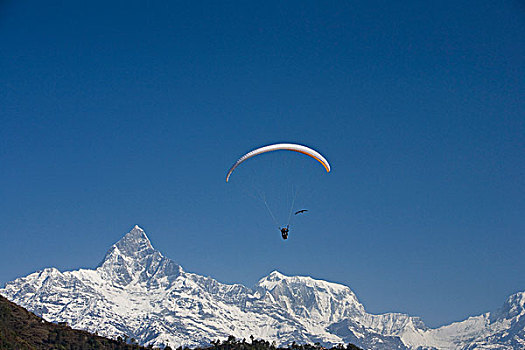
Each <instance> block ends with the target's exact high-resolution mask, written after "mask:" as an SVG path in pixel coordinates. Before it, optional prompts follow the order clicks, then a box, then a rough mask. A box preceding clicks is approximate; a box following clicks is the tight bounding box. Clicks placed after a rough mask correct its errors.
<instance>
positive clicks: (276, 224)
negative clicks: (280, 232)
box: [259, 192, 280, 228]
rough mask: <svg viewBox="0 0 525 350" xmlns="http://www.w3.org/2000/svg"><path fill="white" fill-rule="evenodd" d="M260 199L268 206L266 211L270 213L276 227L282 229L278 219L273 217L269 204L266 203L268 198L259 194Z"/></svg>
mask: <svg viewBox="0 0 525 350" xmlns="http://www.w3.org/2000/svg"><path fill="white" fill-rule="evenodd" d="M259 197H260V198H261V200H262V201H263V202H264V205H265V206H266V209H268V213H270V216H271V217H272V220H273V222H274V224H275V226H277V227H279V228H280V226H279V222H278V221H277V219H276V218H275V216H274V215H273V213H272V210H271V209H270V206H269V205H268V202H267V201H266V196H265V195H264V193H261V192H259Z"/></svg>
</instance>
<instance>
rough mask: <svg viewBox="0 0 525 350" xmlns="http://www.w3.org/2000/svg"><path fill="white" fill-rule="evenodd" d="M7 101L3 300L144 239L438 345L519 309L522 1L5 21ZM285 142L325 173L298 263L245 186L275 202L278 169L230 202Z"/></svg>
mask: <svg viewBox="0 0 525 350" xmlns="http://www.w3.org/2000/svg"><path fill="white" fill-rule="evenodd" d="M219 3H220V4H219ZM0 86H1V87H0V224H1V229H0V239H1V244H0V284H2V285H3V284H4V283H5V282H7V281H10V280H12V279H15V278H16V277H19V276H23V275H26V274H29V273H31V272H34V271H36V270H39V269H41V268H44V267H50V266H54V267H57V268H59V269H61V270H67V269H77V268H79V267H95V266H96V265H97V264H98V263H99V261H100V260H101V259H102V258H103V256H104V254H105V252H106V251H107V249H109V247H110V246H111V245H112V244H113V243H114V242H116V241H117V240H118V239H120V237H121V236H122V235H124V234H125V233H126V232H128V231H129V230H130V229H131V228H132V227H133V225H135V224H138V225H140V226H141V227H143V228H144V229H145V230H146V232H147V234H148V236H149V237H150V239H151V241H152V243H153V245H154V246H155V247H157V248H158V249H159V250H161V251H162V252H163V253H164V255H166V256H168V257H170V258H172V259H173V260H175V261H176V262H178V263H179V264H181V265H182V266H183V267H184V268H185V269H186V270H187V271H192V272H196V273H200V274H204V275H209V276H212V277H214V278H216V279H218V280H219V281H222V282H226V283H233V282H235V283H243V284H245V285H248V286H252V285H253V284H254V283H255V282H256V281H257V280H258V279H259V278H261V277H263V276H265V275H267V274H268V273H270V272H271V271H272V270H279V271H281V272H282V273H285V274H289V275H310V276H313V277H315V278H321V279H326V280H330V281H335V282H339V283H343V284H346V285H348V286H349V287H350V288H352V290H354V291H355V292H356V294H357V296H358V298H359V299H360V300H361V302H363V303H364V305H365V308H366V309H367V310H368V311H369V312H373V313H383V312H389V311H398V312H404V313H408V314H410V315H417V316H421V317H422V318H423V321H424V322H426V323H427V324H428V325H430V326H438V325H441V324H445V323H448V322H451V321H455V320H462V319H464V318H466V317H467V316H469V315H477V314H481V313H483V312H486V311H489V310H492V309H496V308H498V307H499V306H500V305H501V304H502V303H503V302H504V300H505V299H506V297H507V296H508V295H510V294H511V293H514V292H517V291H523V290H525V259H524V257H525V238H524V237H525V102H524V101H525V100H524V97H525V6H524V5H523V3H522V2H520V1H499V2H496V1H483V0H482V1H460V2H458V1H442V2H428V1H424V2H421V1H404V2H402V3H401V4H397V3H392V2H391V1H368V0H367V1H332V2H326V1H319V2H311V1H301V2H299V1H276V2H273V1H270V2H268V1H264V2H262V3H261V4H255V2H250V1H248V2H246V1H243V2H241V1H239V2H229V1H228V2H217V1H209V2H196V1H189V2H182V1H180V2H176V1H167V2H156V3H155V4H152V3H147V4H146V2H135V1H126V2H108V1H89V2H78V1H73V2H68V1H64V2H63V1H60V2H55V1H46V2H42V1H24V2H22V1H3V2H2V4H1V5H0ZM281 141H290V142H299V143H304V144H307V145H310V146H313V147H315V148H316V149H318V150H319V151H320V152H321V153H323V154H324V155H325V156H326V157H327V158H328V159H329V161H330V162H331V164H332V169H333V171H332V172H331V173H330V174H326V173H323V169H322V167H320V166H319V165H315V166H313V167H312V168H309V166H310V163H308V165H306V170H305V171H304V174H305V175H308V176H306V177H310V179H313V180H312V183H315V184H318V186H319V187H316V186H314V187H315V188H316V190H313V191H312V192H311V193H308V194H307V195H306V196H304V197H303V202H301V205H302V206H304V207H307V208H308V209H310V212H309V213H308V215H305V216H303V217H301V218H300V220H296V222H297V224H296V225H295V226H294V227H292V231H291V233H290V239H289V240H288V241H286V242H284V241H282V240H281V238H280V236H279V232H278V231H277V230H276V228H275V227H274V225H273V224H272V223H271V221H269V219H268V214H267V212H266V211H265V209H264V207H263V206H261V205H260V203H258V202H257V201H255V200H253V199H252V198H250V197H249V196H247V195H246V193H244V192H243V191H241V190H240V187H241V186H240V184H241V183H242V180H241V179H244V178H245V176H249V174H248V169H249V168H252V167H253V169H255V168H257V169H262V170H261V171H260V172H254V174H256V175H258V176H261V175H262V176H266V175H267V176H268V178H272V176H273V178H274V180H273V182H272V181H269V182H267V183H265V184H264V186H266V190H267V191H268V193H269V196H273V195H277V194H282V193H281V190H280V189H279V190H278V189H277V188H279V186H280V185H281V184H280V183H278V180H275V179H276V176H277V175H279V174H280V166H281V163H280V162H281V159H284V158H285V156H283V155H282V154H276V156H275V157H270V156H267V157H265V158H261V161H256V160H253V162H251V161H250V163H246V164H243V166H242V167H243V168H242V169H241V168H239V173H235V174H234V176H233V177H232V182H231V183H229V184H226V183H225V181H224V179H225V175H226V171H227V170H228V168H229V167H230V166H231V164H232V163H233V162H234V161H235V160H236V159H237V158H238V157H239V156H240V155H242V153H244V152H247V151H249V150H251V149H252V148H254V147H257V146H262V145H265V144H269V143H273V142H281ZM297 156H298V157H303V156H302V155H297ZM301 159H303V158H301ZM291 161H292V163H293V162H295V161H296V159H295V158H294V159H292V160H291ZM297 161H298V160H297ZM298 162H300V161H298ZM283 164H284V161H283ZM283 166H284V165H283ZM317 171H318V172H317ZM283 177H288V178H289V177H290V173H285V174H283ZM301 179H302V178H301ZM274 185H275V188H274Z"/></svg>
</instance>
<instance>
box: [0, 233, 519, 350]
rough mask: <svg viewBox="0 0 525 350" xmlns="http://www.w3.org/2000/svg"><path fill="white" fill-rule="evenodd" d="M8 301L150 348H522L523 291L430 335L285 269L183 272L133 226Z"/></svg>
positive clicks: (26, 284) (14, 291) (29, 282)
mask: <svg viewBox="0 0 525 350" xmlns="http://www.w3.org/2000/svg"><path fill="white" fill-rule="evenodd" d="M0 294H2V295H5V296H6V297H7V298H8V299H10V300H12V301H14V302H16V303H17V304H19V305H21V306H23V307H25V308H27V309H28V310H30V311H32V312H35V313H36V314H37V315H41V316H42V317H44V318H45V319H46V320H49V321H57V322H63V321H64V322H67V323H68V324H70V325H71V326H72V327H74V328H78V329H84V330H88V331H90V332H97V333H98V334H101V335H105V336H108V337H112V338H115V337H117V336H121V335H123V334H125V335H127V336H129V337H133V338H135V339H138V340H139V341H140V342H141V343H142V344H153V345H161V344H165V343H166V341H168V342H169V343H170V344H171V345H176V346H179V345H187V346H197V345H206V344H207V343H210V342H211V341H213V340H216V339H219V338H220V339H225V338H226V337H228V335H233V336H235V337H237V338H240V339H242V338H246V339H248V338H250V336H252V335H253V336H254V337H256V338H263V339H267V340H269V341H275V342H276V343H277V344H279V345H287V344H290V343H291V342H293V341H295V342H297V343H315V342H321V343H323V344H326V345H333V344H339V343H345V344H346V343H354V344H356V345H358V346H361V347H363V348H368V349H416V348H418V347H421V348H428V349H430V348H436V349H471V348H472V349H474V348H476V349H493V348H498V349H522V348H523V344H525V334H524V333H525V325H524V323H523V319H525V317H523V315H525V308H524V299H525V297H524V293H517V294H515V295H513V296H511V297H510V298H509V300H508V301H507V303H506V304H505V306H504V307H503V308H502V309H501V310H500V311H499V312H497V313H492V314H490V313H488V314H485V315H481V316H476V317H471V318H469V319H467V320H465V321H463V322H458V323H453V324H451V325H448V326H444V327H440V328H437V329H431V328H428V327H426V326H425V325H424V324H423V322H422V321H421V320H420V319H419V318H417V317H410V316H408V315H405V314H394V313H389V314H383V315H372V314H368V313H367V312H366V311H365V309H364V307H363V305H362V304H360V303H359V301H358V300H357V297H356V296H355V294H354V293H353V292H352V291H351V290H350V288H348V287H346V286H344V285H340V284H336V283H330V282H326V281H322V280H315V279H313V278H310V277H303V276H285V275H283V274H281V273H279V272H277V271H274V272H272V273H271V274H270V275H268V276H266V277H264V278H262V279H261V280H260V281H259V282H258V283H257V284H256V286H255V287H254V288H253V289H250V288H247V287H245V286H242V285H238V284H234V285H227V284H222V283H220V282H217V281H216V280H214V279H212V278H209V277H204V276H200V275H196V274H193V273H188V272H185V271H184V270H183V269H182V268H181V267H180V266H179V265H177V264H176V263H175V262H173V261H172V260H170V259H169V258H166V257H164V256H163V255H162V254H161V253H160V252H159V251H157V250H155V249H154V248H153V246H152V245H151V242H150V241H149V239H148V238H147V236H146V234H145V232H144V231H143V230H142V229H141V228H139V227H138V226H135V227H134V228H133V230H131V231H130V232H129V233H128V234H126V235H125V236H124V237H123V238H122V239H121V240H120V241H119V242H117V243H116V244H114V245H113V246H112V247H111V248H110V250H109V251H108V253H107V254H106V256H105V258H104V261H102V263H101V264H100V265H99V266H98V267H97V268H96V269H94V270H89V269H80V270H76V271H66V272H60V271H58V270H57V269H54V268H48V269H44V270H43V271H39V272H35V273H33V274H30V275H28V276H26V277H22V278H19V279H16V280H15V281H12V282H9V283H7V285H6V286H5V288H3V289H0Z"/></svg>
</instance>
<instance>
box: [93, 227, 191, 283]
mask: <svg viewBox="0 0 525 350" xmlns="http://www.w3.org/2000/svg"><path fill="white" fill-rule="evenodd" d="M98 269H99V270H100V271H101V274H102V276H103V277H105V278H107V279H109V280H111V281H113V282H117V283H118V284H121V285H128V284H130V283H132V282H136V283H141V282H147V281H151V280H152V276H154V275H156V276H166V277H170V279H171V278H175V277H176V276H178V275H179V274H180V272H181V271H182V269H181V267H180V266H179V265H177V264H176V263H174V262H173V261H172V260H170V259H168V258H166V257H164V256H163V255H162V254H161V253H160V252H159V251H158V250H156V249H155V248H153V246H152V245H151V242H150V240H149V239H148V236H146V233H145V232H144V230H143V229H141V228H140V227H139V226H138V225H135V227H133V229H132V230H131V231H129V232H128V233H127V234H126V235H124V237H122V238H121V239H120V240H119V241H118V242H117V243H115V244H113V246H112V247H111V249H110V250H109V251H108V252H107V254H106V256H105V258H104V261H102V263H101V264H100V265H99V267H98Z"/></svg>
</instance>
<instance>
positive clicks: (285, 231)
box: [281, 225, 289, 239]
mask: <svg viewBox="0 0 525 350" xmlns="http://www.w3.org/2000/svg"><path fill="white" fill-rule="evenodd" d="M288 231H289V225H286V227H283V228H281V236H283V239H287V238H288Z"/></svg>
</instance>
